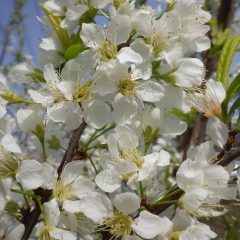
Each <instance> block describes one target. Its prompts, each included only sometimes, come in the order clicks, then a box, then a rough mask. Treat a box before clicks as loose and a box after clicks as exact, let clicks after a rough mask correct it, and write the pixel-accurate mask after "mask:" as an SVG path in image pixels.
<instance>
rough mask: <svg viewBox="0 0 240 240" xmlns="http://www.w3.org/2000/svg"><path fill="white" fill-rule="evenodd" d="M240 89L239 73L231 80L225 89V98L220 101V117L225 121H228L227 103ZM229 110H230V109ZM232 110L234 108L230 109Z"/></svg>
mask: <svg viewBox="0 0 240 240" xmlns="http://www.w3.org/2000/svg"><path fill="white" fill-rule="evenodd" d="M239 91H240V74H238V75H237V76H236V77H235V78H234V80H233V81H232V82H231V84H230V85H229V87H228V88H227V91H226V98H225V100H224V102H223V103H222V117H223V120H224V121H225V122H228V119H229V121H230V115H229V116H228V105H229V102H230V100H231V99H232V98H233V97H234V96H235V95H236V93H238V92H239ZM230 111H231V110H230ZM232 111H234V110H232Z"/></svg>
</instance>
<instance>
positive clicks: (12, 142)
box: [1, 134, 22, 153]
mask: <svg viewBox="0 0 240 240" xmlns="http://www.w3.org/2000/svg"><path fill="white" fill-rule="evenodd" d="M1 144H2V145H3V146H4V148H6V150H7V151H9V152H14V153H21V152H22V150H21V148H20V147H19V145H18V144H17V141H16V139H15V138H14V137H13V136H12V135H11V134H6V135H5V136H4V137H3V138H2V139H1Z"/></svg>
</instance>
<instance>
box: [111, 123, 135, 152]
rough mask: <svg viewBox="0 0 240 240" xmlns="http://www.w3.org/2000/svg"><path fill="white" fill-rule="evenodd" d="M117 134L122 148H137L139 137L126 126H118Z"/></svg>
mask: <svg viewBox="0 0 240 240" xmlns="http://www.w3.org/2000/svg"><path fill="white" fill-rule="evenodd" d="M116 133H117V138H118V143H119V146H120V148H121V149H122V148H137V147H138V137H137V135H136V134H135V132H134V131H133V130H132V129H131V128H129V127H127V126H126V125H118V126H117V127H116Z"/></svg>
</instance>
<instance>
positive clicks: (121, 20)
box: [106, 14, 132, 45]
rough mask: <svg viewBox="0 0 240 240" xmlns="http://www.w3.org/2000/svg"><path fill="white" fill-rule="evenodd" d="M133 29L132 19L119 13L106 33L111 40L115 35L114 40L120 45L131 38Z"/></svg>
mask: <svg viewBox="0 0 240 240" xmlns="http://www.w3.org/2000/svg"><path fill="white" fill-rule="evenodd" d="M131 30H132V26H131V19H130V18H129V17H128V16H127V15H121V14H118V15H116V16H115V17H114V18H113V19H111V21H110V23H109V25H108V27H107V30H106V34H107V38H108V40H110V41H112V40H113V39H114V37H115V39H114V40H115V41H116V44H117V45H119V44H121V43H124V42H126V41H127V40H128V39H129V37H130V33H131Z"/></svg>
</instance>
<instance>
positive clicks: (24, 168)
mask: <svg viewBox="0 0 240 240" xmlns="http://www.w3.org/2000/svg"><path fill="white" fill-rule="evenodd" d="M16 178H17V181H19V182H20V183H21V184H22V187H23V188H24V189H26V190H30V189H36V188H38V187H40V186H41V185H42V184H43V183H44V181H45V178H44V176H43V167H42V165H41V164H40V163H39V162H38V161H36V160H24V161H21V162H20V163H19V167H18V170H17V174H16Z"/></svg>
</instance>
